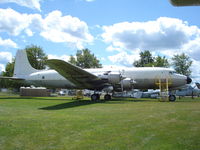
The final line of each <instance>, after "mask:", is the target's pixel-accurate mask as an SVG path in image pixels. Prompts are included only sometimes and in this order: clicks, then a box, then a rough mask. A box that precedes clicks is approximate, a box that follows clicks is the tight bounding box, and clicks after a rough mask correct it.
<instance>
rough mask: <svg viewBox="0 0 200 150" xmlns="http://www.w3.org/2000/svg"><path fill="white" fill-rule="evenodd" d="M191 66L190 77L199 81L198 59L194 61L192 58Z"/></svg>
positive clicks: (199, 63) (199, 64)
mask: <svg viewBox="0 0 200 150" xmlns="http://www.w3.org/2000/svg"><path fill="white" fill-rule="evenodd" d="M192 61H193V62H192V66H191V70H192V74H191V77H192V79H193V81H194V82H200V69H199V66H200V61H196V60H194V59H192Z"/></svg>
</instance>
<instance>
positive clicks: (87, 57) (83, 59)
mask: <svg viewBox="0 0 200 150" xmlns="http://www.w3.org/2000/svg"><path fill="white" fill-rule="evenodd" d="M69 62H70V63H72V64H74V65H76V66H79V67H81V68H101V67H102V64H100V61H99V60H98V59H97V57H96V56H94V54H91V51H90V50H89V49H82V50H77V52H76V58H75V57H73V56H70V60H69Z"/></svg>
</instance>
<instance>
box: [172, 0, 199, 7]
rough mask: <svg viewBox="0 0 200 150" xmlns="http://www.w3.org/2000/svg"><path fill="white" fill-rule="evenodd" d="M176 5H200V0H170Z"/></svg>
mask: <svg viewBox="0 0 200 150" xmlns="http://www.w3.org/2000/svg"><path fill="white" fill-rule="evenodd" d="M170 2H171V3H172V5H174V6H198V5H200V0H170Z"/></svg>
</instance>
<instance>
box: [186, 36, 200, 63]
mask: <svg viewBox="0 0 200 150" xmlns="http://www.w3.org/2000/svg"><path fill="white" fill-rule="evenodd" d="M183 52H185V53H186V54H188V55H189V56H190V57H192V58H193V59H194V60H197V61H199V60H200V37H198V38H196V39H193V40H190V41H189V42H188V43H186V44H185V45H183Z"/></svg>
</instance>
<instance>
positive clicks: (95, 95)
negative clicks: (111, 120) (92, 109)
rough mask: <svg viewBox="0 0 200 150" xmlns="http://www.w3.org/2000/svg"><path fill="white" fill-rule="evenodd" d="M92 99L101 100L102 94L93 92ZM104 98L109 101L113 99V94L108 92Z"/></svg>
mask: <svg viewBox="0 0 200 150" xmlns="http://www.w3.org/2000/svg"><path fill="white" fill-rule="evenodd" d="M91 100H92V101H97V100H100V94H95V93H94V94H92V95H91ZM104 100H105V101H108V100H111V95H110V94H106V95H105V96H104Z"/></svg>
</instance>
